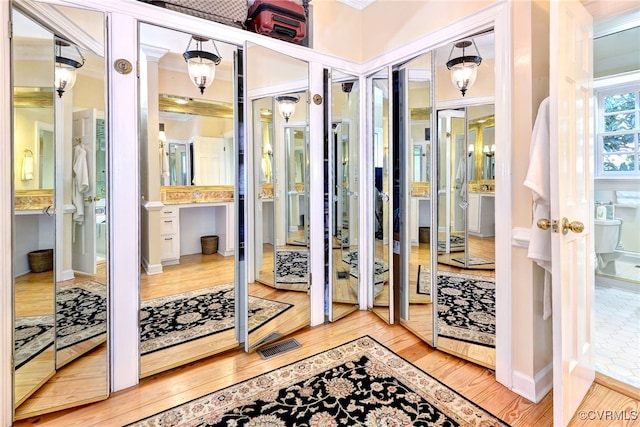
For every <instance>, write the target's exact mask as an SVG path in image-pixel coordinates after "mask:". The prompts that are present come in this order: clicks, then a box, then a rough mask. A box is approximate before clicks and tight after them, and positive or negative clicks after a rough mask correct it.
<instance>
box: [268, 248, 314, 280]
mask: <svg viewBox="0 0 640 427" xmlns="http://www.w3.org/2000/svg"><path fill="white" fill-rule="evenodd" d="M275 263H276V266H275V267H276V283H304V284H306V283H307V282H308V281H309V279H308V278H309V251H308V250H302V251H299V250H290V249H278V250H276V260H275Z"/></svg>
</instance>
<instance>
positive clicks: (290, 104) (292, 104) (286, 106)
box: [276, 95, 300, 122]
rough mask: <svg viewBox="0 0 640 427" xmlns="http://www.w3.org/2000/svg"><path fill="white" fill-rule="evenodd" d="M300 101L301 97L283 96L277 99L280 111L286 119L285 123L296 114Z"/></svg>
mask: <svg viewBox="0 0 640 427" xmlns="http://www.w3.org/2000/svg"><path fill="white" fill-rule="evenodd" d="M298 101H300V97H298V96H292V95H282V96H277V97H276V102H277V103H278V111H279V112H280V115H281V116H282V117H283V118H284V120H285V122H288V121H289V118H291V116H292V115H293V114H294V113H295V112H296V104H297V103H298Z"/></svg>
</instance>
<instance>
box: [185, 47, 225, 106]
mask: <svg viewBox="0 0 640 427" xmlns="http://www.w3.org/2000/svg"><path fill="white" fill-rule="evenodd" d="M193 40H195V42H196V49H195V50H189V46H190V45H191V41H193ZM208 40H209V39H205V38H202V37H196V36H193V37H192V38H191V40H189V45H187V50H186V51H185V52H184V53H183V54H182V56H183V57H184V60H185V61H186V62H187V70H188V71H189V78H190V79H191V81H192V82H193V84H194V85H195V86H196V87H197V88H198V89H200V94H204V90H205V89H206V88H208V87H209V86H211V83H213V79H214V78H215V76H216V66H217V65H218V64H220V61H222V58H221V57H220V54H219V53H218V49H217V48H216V44H215V43H213V40H212V41H211V43H213V47H214V49H215V50H216V53H212V52H207V51H205V50H203V48H202V43H203V42H205V41H208Z"/></svg>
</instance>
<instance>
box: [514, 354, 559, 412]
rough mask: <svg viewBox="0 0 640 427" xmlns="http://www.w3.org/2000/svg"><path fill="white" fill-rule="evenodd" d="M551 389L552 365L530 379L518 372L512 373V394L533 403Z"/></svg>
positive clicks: (538, 400)
mask: <svg viewBox="0 0 640 427" xmlns="http://www.w3.org/2000/svg"><path fill="white" fill-rule="evenodd" d="M552 388H553V364H551V363H549V364H548V365H547V366H545V367H544V368H542V369H541V370H540V371H538V373H537V374H535V376H533V377H531V376H529V375H526V374H524V373H522V372H519V371H513V388H512V390H513V392H515V393H517V394H519V395H520V396H522V397H524V398H525V399H528V400H530V401H531V402H533V403H538V402H540V401H541V400H542V399H543V398H544V397H545V396H546V395H547V393H549V392H550V391H551V389H552Z"/></svg>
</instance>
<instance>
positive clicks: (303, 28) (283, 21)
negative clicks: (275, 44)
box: [247, 0, 307, 43]
mask: <svg viewBox="0 0 640 427" xmlns="http://www.w3.org/2000/svg"><path fill="white" fill-rule="evenodd" d="M247 30H249V31H253V32H254V33H258V34H264V35H267V36H270V37H273V38H276V39H280V40H286V41H289V42H293V43H300V42H301V41H302V40H303V39H304V38H305V35H306V34H307V16H306V14H305V10H304V6H302V5H301V4H298V3H296V2H295V1H286V0H255V1H254V3H253V5H252V6H251V7H250V8H249V17H248V19H247Z"/></svg>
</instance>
